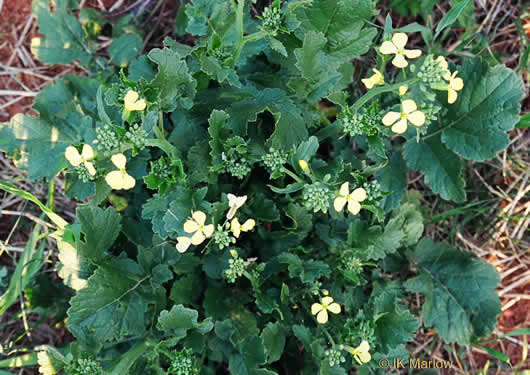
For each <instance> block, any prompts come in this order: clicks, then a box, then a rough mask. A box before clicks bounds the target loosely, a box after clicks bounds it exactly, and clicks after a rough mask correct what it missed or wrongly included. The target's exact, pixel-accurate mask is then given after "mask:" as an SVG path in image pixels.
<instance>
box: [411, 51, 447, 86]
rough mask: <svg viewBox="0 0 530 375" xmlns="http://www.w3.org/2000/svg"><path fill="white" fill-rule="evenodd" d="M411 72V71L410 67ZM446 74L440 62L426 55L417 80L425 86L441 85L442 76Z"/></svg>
mask: <svg viewBox="0 0 530 375" xmlns="http://www.w3.org/2000/svg"><path fill="white" fill-rule="evenodd" d="M411 70H414V69H412V67H411ZM446 73H447V70H446V69H444V67H443V66H442V64H441V63H440V60H435V59H434V56H433V55H427V57H425V60H423V63H422V64H421V66H420V68H419V71H418V73H417V76H418V78H420V79H421V82H422V83H423V84H424V85H425V86H432V85H434V84H440V83H443V82H444V81H443V76H444V75H445V74H446Z"/></svg>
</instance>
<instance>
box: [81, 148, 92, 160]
mask: <svg viewBox="0 0 530 375" xmlns="http://www.w3.org/2000/svg"><path fill="white" fill-rule="evenodd" d="M81 156H82V157H83V158H85V160H88V159H92V158H93V157H94V150H93V149H92V147H91V146H90V145H86V144H85V145H83V150H82V151H81Z"/></svg>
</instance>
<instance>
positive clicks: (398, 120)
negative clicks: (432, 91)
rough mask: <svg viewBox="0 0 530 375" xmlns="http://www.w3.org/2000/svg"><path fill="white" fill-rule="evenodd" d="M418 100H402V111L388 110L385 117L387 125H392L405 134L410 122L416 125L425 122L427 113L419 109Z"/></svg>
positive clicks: (394, 128)
mask: <svg viewBox="0 0 530 375" xmlns="http://www.w3.org/2000/svg"><path fill="white" fill-rule="evenodd" d="M417 109H418V107H417V106H416V102H414V100H411V99H407V100H404V101H402V102H401V112H388V113H387V114H386V115H385V116H384V117H383V124H384V125H385V126H390V125H392V131H393V132H394V133H397V134H403V133H405V132H406V131H407V127H408V122H409V121H410V123H411V124H413V125H416V126H422V125H423V124H425V114H424V113H423V112H421V111H418V110H417Z"/></svg>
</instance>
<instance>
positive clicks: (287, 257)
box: [278, 253, 330, 284]
mask: <svg viewBox="0 0 530 375" xmlns="http://www.w3.org/2000/svg"><path fill="white" fill-rule="evenodd" d="M278 261H279V262H280V263H284V264H287V265H288V269H289V276H291V277H292V278H295V277H299V278H300V280H301V281H302V282H303V283H307V284H311V283H313V282H314V281H315V280H316V279H318V278H320V277H322V276H323V275H328V274H329V272H330V269H329V266H328V265H327V263H324V262H321V261H319V260H312V259H310V260H303V259H300V258H299V257H298V255H296V254H292V253H283V254H280V255H279V256H278Z"/></svg>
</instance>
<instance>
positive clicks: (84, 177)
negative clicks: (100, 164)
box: [75, 164, 94, 183]
mask: <svg viewBox="0 0 530 375" xmlns="http://www.w3.org/2000/svg"><path fill="white" fill-rule="evenodd" d="M75 171H76V173H77V176H78V177H79V178H80V179H81V181H83V182H85V183H87V182H91V181H93V180H94V176H92V175H90V173H89V172H88V169H87V167H86V166H85V165H84V164H79V165H78V166H77V167H75Z"/></svg>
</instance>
